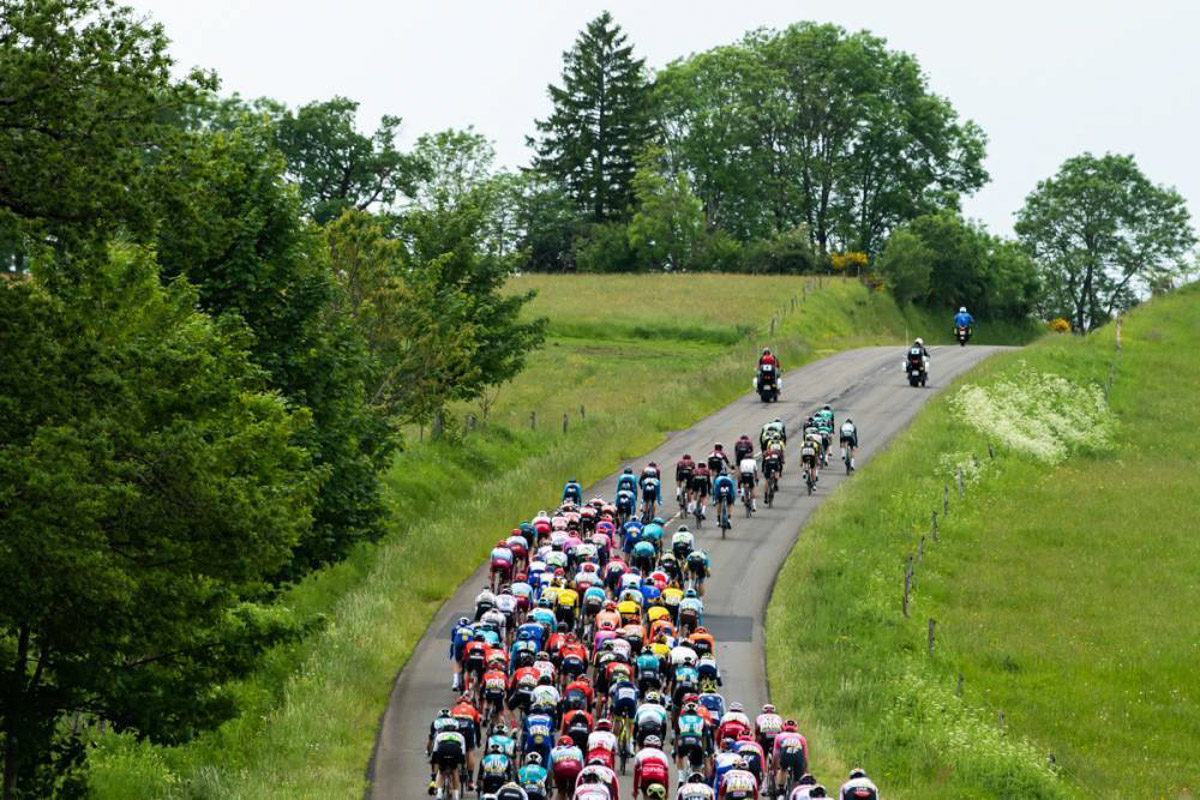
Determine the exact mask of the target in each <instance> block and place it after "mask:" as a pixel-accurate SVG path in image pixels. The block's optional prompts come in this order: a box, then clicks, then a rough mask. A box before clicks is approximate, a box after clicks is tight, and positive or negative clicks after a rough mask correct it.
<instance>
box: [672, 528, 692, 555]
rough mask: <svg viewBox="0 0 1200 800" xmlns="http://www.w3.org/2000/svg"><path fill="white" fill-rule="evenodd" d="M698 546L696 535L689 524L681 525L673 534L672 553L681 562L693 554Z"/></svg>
mask: <svg viewBox="0 0 1200 800" xmlns="http://www.w3.org/2000/svg"><path fill="white" fill-rule="evenodd" d="M695 547H696V536H695V534H693V533H692V532H691V531H690V530H688V526H687V525H680V526H679V530H677V531H675V533H674V534H672V536H671V553H672V554H674V556H675V559H676V560H677V561H680V562H686V561H687V557H688V556H689V555H691V553H692V550H693V549H695Z"/></svg>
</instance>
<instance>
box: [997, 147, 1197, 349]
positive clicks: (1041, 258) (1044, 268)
mask: <svg viewBox="0 0 1200 800" xmlns="http://www.w3.org/2000/svg"><path fill="white" fill-rule="evenodd" d="M1016 231H1017V234H1018V236H1019V237H1020V239H1021V242H1022V243H1023V244H1024V245H1025V246H1026V248H1027V249H1028V250H1029V252H1030V253H1031V254H1032V255H1033V256H1034V258H1035V259H1037V262H1038V264H1039V266H1040V268H1041V273H1042V279H1043V282H1044V283H1045V288H1046V293H1045V297H1044V301H1043V313H1045V314H1046V315H1059V314H1061V315H1063V316H1066V317H1067V318H1068V319H1070V320H1071V327H1072V328H1073V329H1074V330H1075V331H1077V332H1080V333H1083V332H1087V331H1089V330H1091V329H1092V328H1094V327H1096V326H1097V325H1102V324H1103V323H1105V322H1106V321H1108V320H1109V319H1110V318H1111V317H1112V316H1113V314H1116V313H1119V312H1121V311H1123V310H1125V309H1127V308H1129V307H1130V306H1131V305H1133V304H1134V303H1135V302H1136V301H1137V298H1138V297H1139V295H1140V294H1142V293H1145V292H1148V291H1150V290H1153V289H1158V288H1162V287H1164V286H1169V285H1170V284H1171V282H1172V281H1173V280H1175V279H1176V278H1177V277H1178V276H1179V275H1180V274H1181V273H1182V272H1183V271H1184V270H1185V269H1186V262H1187V258H1188V256H1189V254H1190V251H1191V249H1192V247H1193V246H1194V245H1195V243H1196V236H1195V233H1194V231H1193V230H1192V226H1191V217H1190V215H1189V213H1188V210H1187V206H1186V204H1185V203H1184V200H1183V197H1182V196H1181V195H1180V194H1179V192H1177V191H1175V190H1174V189H1171V188H1167V187H1164V186H1159V185H1155V184H1153V183H1151V182H1150V180H1149V179H1148V178H1147V177H1146V176H1145V175H1144V174H1143V173H1142V171H1141V169H1139V168H1138V165H1137V163H1136V162H1135V161H1134V159H1133V156H1123V155H1114V154H1111V153H1110V154H1106V155H1104V156H1101V157H1099V158H1098V157H1096V156H1094V155H1092V154H1091V153H1084V154H1083V155H1079V156H1075V157H1074V158H1070V159H1067V161H1066V162H1065V163H1063V165H1062V166H1061V167H1060V168H1059V170H1058V172H1057V173H1055V175H1054V176H1053V177H1051V178H1047V179H1046V180H1044V181H1039V182H1038V185H1037V188H1036V189H1035V190H1034V191H1033V192H1032V193H1030V195H1029V197H1027V198H1026V200H1025V206H1024V207H1023V208H1022V209H1021V210H1020V211H1019V212H1018V213H1017V224H1016Z"/></svg>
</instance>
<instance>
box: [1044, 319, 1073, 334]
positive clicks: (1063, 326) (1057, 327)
mask: <svg viewBox="0 0 1200 800" xmlns="http://www.w3.org/2000/svg"><path fill="white" fill-rule="evenodd" d="M1047 327H1048V328H1050V330H1051V331H1053V332H1054V333H1070V332H1071V323H1069V322H1067V321H1066V320H1065V319H1063V318H1062V317H1059V318H1058V319H1052V320H1050V322H1048V323H1047Z"/></svg>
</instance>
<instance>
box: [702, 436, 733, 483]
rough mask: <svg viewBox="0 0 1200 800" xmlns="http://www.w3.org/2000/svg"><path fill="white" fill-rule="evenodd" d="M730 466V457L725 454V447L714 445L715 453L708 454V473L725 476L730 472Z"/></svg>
mask: <svg viewBox="0 0 1200 800" xmlns="http://www.w3.org/2000/svg"><path fill="white" fill-rule="evenodd" d="M730 466H731V464H730V463H729V456H728V455H727V454H726V453H725V445H723V444H721V443H720V442H717V443H716V444H715V445H713V451H712V452H711V453H709V454H708V471H709V472H711V473H712V474H713V475H714V476H717V475H724V474H725V473H726V472H728V471H729V468H730Z"/></svg>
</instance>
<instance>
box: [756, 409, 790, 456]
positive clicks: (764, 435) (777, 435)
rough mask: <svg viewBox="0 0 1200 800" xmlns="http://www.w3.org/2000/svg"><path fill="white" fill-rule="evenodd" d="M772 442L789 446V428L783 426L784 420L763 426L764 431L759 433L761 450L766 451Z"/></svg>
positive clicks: (778, 419) (776, 419)
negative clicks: (775, 441)
mask: <svg viewBox="0 0 1200 800" xmlns="http://www.w3.org/2000/svg"><path fill="white" fill-rule="evenodd" d="M772 440H778V441H779V442H780V443H781V444H787V426H786V425H784V424H783V420H781V419H780V418H779V417H776V418H775V419H773V420H771V421H770V422H768V423H767V424H766V425H763V426H762V430H761V431H759V433H758V446H759V449H761V450H766V449H767V445H769V444H770V443H771V441H772Z"/></svg>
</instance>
